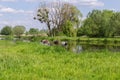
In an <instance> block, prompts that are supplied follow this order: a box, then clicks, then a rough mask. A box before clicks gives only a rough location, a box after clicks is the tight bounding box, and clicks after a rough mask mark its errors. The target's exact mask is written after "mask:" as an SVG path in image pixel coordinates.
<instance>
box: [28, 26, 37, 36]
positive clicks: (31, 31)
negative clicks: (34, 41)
mask: <svg viewBox="0 0 120 80" xmlns="http://www.w3.org/2000/svg"><path fill="white" fill-rule="evenodd" d="M38 33H39V29H35V28H30V30H29V34H31V35H35V34H38Z"/></svg>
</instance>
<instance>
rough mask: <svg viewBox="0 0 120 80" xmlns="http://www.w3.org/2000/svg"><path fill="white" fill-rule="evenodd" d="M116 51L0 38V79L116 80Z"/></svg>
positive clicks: (119, 72)
mask: <svg viewBox="0 0 120 80" xmlns="http://www.w3.org/2000/svg"><path fill="white" fill-rule="evenodd" d="M119 79H120V54H119V53H112V52H109V51H102V52H94V53H92V52H83V53H81V54H74V53H71V52H68V51H66V50H65V49H63V48H61V47H57V46H53V47H51V46H45V45H40V44H39V43H35V42H33V43H23V42H17V43H14V42H10V41H0V80H119Z"/></svg>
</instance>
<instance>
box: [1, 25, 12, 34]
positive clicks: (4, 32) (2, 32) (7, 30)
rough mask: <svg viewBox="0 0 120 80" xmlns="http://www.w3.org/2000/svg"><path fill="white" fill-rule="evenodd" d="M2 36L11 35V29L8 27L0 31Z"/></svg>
mask: <svg viewBox="0 0 120 80" xmlns="http://www.w3.org/2000/svg"><path fill="white" fill-rule="evenodd" d="M1 34H2V35H11V34H12V28H11V27H10V26H5V27H3V28H2V30H1Z"/></svg>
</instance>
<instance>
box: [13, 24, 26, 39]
mask: <svg viewBox="0 0 120 80" xmlns="http://www.w3.org/2000/svg"><path fill="white" fill-rule="evenodd" d="M24 32H25V27H24V26H20V25H18V26H15V27H14V28H13V33H14V35H16V36H17V37H19V38H20V36H21V35H22V34H23V33H24Z"/></svg>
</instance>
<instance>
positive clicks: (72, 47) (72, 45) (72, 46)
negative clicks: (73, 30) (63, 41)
mask: <svg viewBox="0 0 120 80" xmlns="http://www.w3.org/2000/svg"><path fill="white" fill-rule="evenodd" d="M66 49H67V50H69V51H72V52H75V53H81V52H84V51H90V52H95V51H103V50H108V51H111V52H120V45H118V44H115V43H112V44H110V43H107V44H88V43H84V44H83V43H81V42H77V41H68V45H67V46H66Z"/></svg>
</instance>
